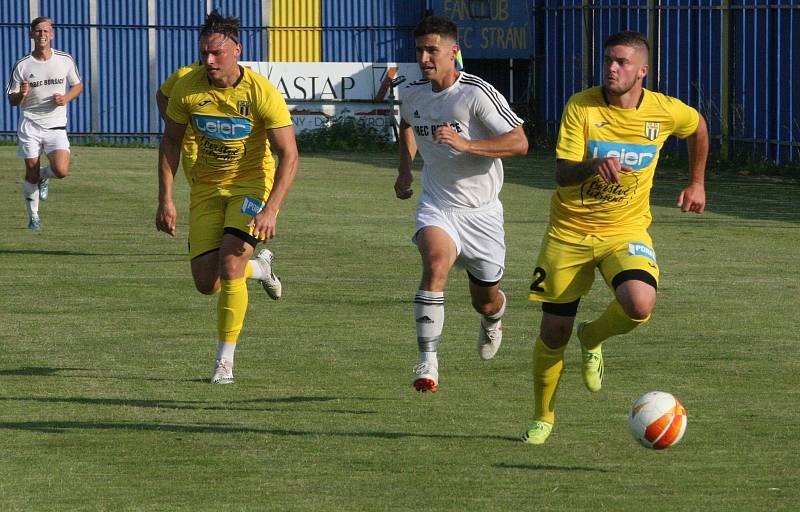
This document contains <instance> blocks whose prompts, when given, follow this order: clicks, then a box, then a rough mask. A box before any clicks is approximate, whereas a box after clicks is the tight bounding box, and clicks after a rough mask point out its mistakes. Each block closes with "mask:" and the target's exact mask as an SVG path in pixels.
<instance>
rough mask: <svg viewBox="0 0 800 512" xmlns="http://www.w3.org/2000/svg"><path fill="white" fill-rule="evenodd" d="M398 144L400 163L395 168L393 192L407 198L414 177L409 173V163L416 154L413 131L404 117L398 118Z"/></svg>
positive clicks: (410, 192)
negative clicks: (395, 177) (395, 176)
mask: <svg viewBox="0 0 800 512" xmlns="http://www.w3.org/2000/svg"><path fill="white" fill-rule="evenodd" d="M398 143H399V146H400V164H399V165H398V168H397V180H396V181H395V182H394V193H395V195H397V197H399V198H400V199H408V198H409V197H411V196H412V195H413V194H414V191H413V190H412V189H411V183H413V181H414V177H413V176H412V175H411V164H413V163H414V157H415V156H417V141H416V139H414V132H413V131H412V130H411V126H410V125H409V124H408V123H406V121H405V119H401V120H400V133H399V137H398Z"/></svg>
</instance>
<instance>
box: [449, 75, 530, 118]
mask: <svg viewBox="0 0 800 512" xmlns="http://www.w3.org/2000/svg"><path fill="white" fill-rule="evenodd" d="M462 74H463V77H462V78H461V83H464V84H467V85H474V86H475V87H477V88H478V89H480V90H482V91H483V92H484V93H485V94H486V97H487V98H489V101H491V102H492V104H493V105H494V108H495V109H497V113H498V114H500V117H502V118H503V119H505V121H506V122H507V123H508V124H509V126H511V128H516V127H517V126H519V125H520V124H522V123H521V122H520V120H519V117H517V115H516V114H515V113H514V112H513V111H512V110H511V109H507V108H505V107H504V106H503V103H502V102H501V101H500V100H499V99H498V97H497V95H498V94H499V93H498V92H497V90H496V89H494V88H493V87H492V86H491V85H489V83H488V82H485V81H483V80H482V79H480V78H478V77H477V76H475V75H467V74H466V73H462Z"/></svg>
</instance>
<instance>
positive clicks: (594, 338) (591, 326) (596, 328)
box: [580, 300, 650, 350]
mask: <svg viewBox="0 0 800 512" xmlns="http://www.w3.org/2000/svg"><path fill="white" fill-rule="evenodd" d="M648 320H650V317H649V316H648V317H647V318H643V319H642V320H634V319H633V318H631V317H629V316H628V315H626V314H625V310H623V309H622V305H620V303H619V302H617V301H616V300H614V301H612V302H611V304H609V305H608V307H607V308H606V310H605V311H604V312H603V314H602V315H600V317H599V318H597V320H593V321H591V322H589V323H587V324H586V325H584V326H583V329H582V330H581V336H580V341H581V345H583V347H584V348H586V349H588V350H593V349H595V348H597V347H598V346H600V343H602V342H603V340H605V339H607V338H610V337H611V336H616V335H618V334H625V333H626V332H630V331H632V330H633V329H635V328H636V327H638V326H640V325H642V324H643V323H645V322H647V321H648Z"/></svg>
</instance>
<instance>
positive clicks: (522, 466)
mask: <svg viewBox="0 0 800 512" xmlns="http://www.w3.org/2000/svg"><path fill="white" fill-rule="evenodd" d="M494 467H496V468H500V469H527V470H531V471H589V472H595V473H611V471H609V470H607V469H603V468H589V467H581V466H553V465H552V464H506V463H504V462H501V463H500V464H494Z"/></svg>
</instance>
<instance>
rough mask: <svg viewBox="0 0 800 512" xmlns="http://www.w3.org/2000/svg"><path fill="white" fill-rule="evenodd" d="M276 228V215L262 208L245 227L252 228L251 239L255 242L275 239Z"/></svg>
mask: <svg viewBox="0 0 800 512" xmlns="http://www.w3.org/2000/svg"><path fill="white" fill-rule="evenodd" d="M277 226H278V213H277V212H272V211H271V210H267V209H266V208H264V209H263V210H261V211H260V212H258V213H257V214H256V216H255V217H253V219H252V220H251V221H250V222H248V223H247V227H250V228H253V237H254V238H255V239H256V240H261V241H264V240H272V239H273V238H275V232H276V228H277Z"/></svg>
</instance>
